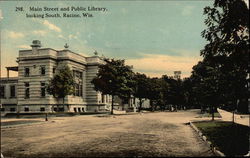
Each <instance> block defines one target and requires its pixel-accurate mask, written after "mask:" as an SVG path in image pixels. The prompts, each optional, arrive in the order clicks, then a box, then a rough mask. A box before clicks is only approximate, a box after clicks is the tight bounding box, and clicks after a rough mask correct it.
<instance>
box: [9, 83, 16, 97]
mask: <svg viewBox="0 0 250 158" xmlns="http://www.w3.org/2000/svg"><path fill="white" fill-rule="evenodd" d="M10 97H11V98H15V97H16V86H15V85H11V86H10Z"/></svg>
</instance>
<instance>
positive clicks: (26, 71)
mask: <svg viewBox="0 0 250 158" xmlns="http://www.w3.org/2000/svg"><path fill="white" fill-rule="evenodd" d="M24 76H25V77H29V76H30V68H27V67H26V68H25V69H24Z"/></svg>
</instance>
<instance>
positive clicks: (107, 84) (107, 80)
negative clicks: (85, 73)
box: [91, 58, 133, 114]
mask: <svg viewBox="0 0 250 158" xmlns="http://www.w3.org/2000/svg"><path fill="white" fill-rule="evenodd" d="M103 60H104V62H105V64H102V65H99V70H98V73H97V76H96V77H95V78H94V79H93V80H92V81H91V83H93V84H94V89H95V90H96V91H100V92H102V93H103V94H109V95H111V96H112V103H111V114H113V109H114V96H115V95H116V96H118V97H120V98H123V99H124V98H129V97H130V95H131V94H132V92H133V87H132V85H133V79H132V78H133V71H132V67H131V66H127V65H125V60H115V59H108V58H105V59H103Z"/></svg>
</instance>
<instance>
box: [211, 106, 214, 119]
mask: <svg viewBox="0 0 250 158" xmlns="http://www.w3.org/2000/svg"><path fill="white" fill-rule="evenodd" d="M211 110H212V111H211V112H212V121H214V106H212V109H211Z"/></svg>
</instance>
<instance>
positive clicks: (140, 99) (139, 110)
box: [138, 98, 142, 112]
mask: <svg viewBox="0 0 250 158" xmlns="http://www.w3.org/2000/svg"><path fill="white" fill-rule="evenodd" d="M139 101H140V103H139V104H140V105H139V109H138V112H141V107H142V98H139Z"/></svg>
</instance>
